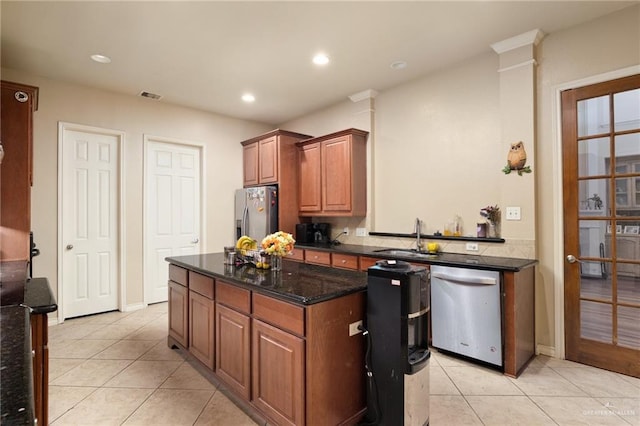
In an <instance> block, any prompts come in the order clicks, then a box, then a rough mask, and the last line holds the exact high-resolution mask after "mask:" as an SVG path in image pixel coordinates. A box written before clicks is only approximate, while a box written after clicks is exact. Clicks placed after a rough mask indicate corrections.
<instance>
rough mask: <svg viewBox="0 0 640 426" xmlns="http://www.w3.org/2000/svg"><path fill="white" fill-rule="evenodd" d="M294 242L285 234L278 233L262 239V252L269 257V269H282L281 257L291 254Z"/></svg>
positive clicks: (290, 236) (289, 235)
mask: <svg viewBox="0 0 640 426" xmlns="http://www.w3.org/2000/svg"><path fill="white" fill-rule="evenodd" d="M295 243H296V240H294V239H293V236H292V235H291V234H289V233H287V232H283V231H278V232H275V233H273V234H269V235H267V236H266V237H264V238H263V239H262V250H263V251H264V253H265V254H266V255H268V256H270V258H271V259H270V262H269V263H270V268H271V270H272V271H279V270H280V269H282V257H283V256H286V255H288V254H290V253H291V251H292V250H293V245H294V244H295Z"/></svg>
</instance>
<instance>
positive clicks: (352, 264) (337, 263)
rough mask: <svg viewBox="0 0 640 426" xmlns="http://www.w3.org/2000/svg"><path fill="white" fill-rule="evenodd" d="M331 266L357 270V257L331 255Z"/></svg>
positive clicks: (338, 254)
mask: <svg viewBox="0 0 640 426" xmlns="http://www.w3.org/2000/svg"><path fill="white" fill-rule="evenodd" d="M331 266H333V267H334V268H343V269H353V270H354V271H357V270H358V256H354V255H351V254H340V253H333V254H332V255H331Z"/></svg>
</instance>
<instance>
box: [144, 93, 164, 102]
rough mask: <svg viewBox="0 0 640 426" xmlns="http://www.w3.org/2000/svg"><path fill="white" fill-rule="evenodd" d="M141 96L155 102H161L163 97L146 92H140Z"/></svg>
mask: <svg viewBox="0 0 640 426" xmlns="http://www.w3.org/2000/svg"><path fill="white" fill-rule="evenodd" d="M140 96H142V97H143V98H149V99H153V100H154V101H157V100H160V98H162V96H160V95H156V94H155V93H151V92H145V91H142V92H140Z"/></svg>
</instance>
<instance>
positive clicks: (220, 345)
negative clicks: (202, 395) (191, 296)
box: [216, 303, 251, 400]
mask: <svg viewBox="0 0 640 426" xmlns="http://www.w3.org/2000/svg"><path fill="white" fill-rule="evenodd" d="M250 321H251V320H250V318H249V317H248V316H247V315H243V314H241V313H240V312H236V311H234V310H232V309H229V308H227V307H225V306H223V305H221V304H219V303H218V304H216V373H217V374H218V377H220V379H222V380H223V381H224V382H225V383H226V384H227V385H229V387H230V388H232V389H233V390H235V391H236V392H237V393H239V394H240V395H242V397H244V398H245V399H247V400H249V398H250V397H251V394H250V389H251V387H250V384H251V356H250V354H251V334H250Z"/></svg>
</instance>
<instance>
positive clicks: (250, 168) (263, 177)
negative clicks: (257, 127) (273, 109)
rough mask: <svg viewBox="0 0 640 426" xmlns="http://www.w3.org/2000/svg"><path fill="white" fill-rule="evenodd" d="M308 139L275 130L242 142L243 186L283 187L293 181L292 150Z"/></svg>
mask: <svg viewBox="0 0 640 426" xmlns="http://www.w3.org/2000/svg"><path fill="white" fill-rule="evenodd" d="M309 138H311V136H309V135H303V134H301V133H294V132H289V131H286V130H280V129H276V130H273V131H271V132H269V133H265V134H264V135H260V136H256V137H255V138H252V139H248V140H246V141H243V142H241V143H242V146H243V160H244V161H243V164H244V167H243V170H244V186H245V187H247V186H255V185H271V184H275V183H284V181H285V180H286V179H290V178H291V176H293V178H294V179H295V170H294V171H293V173H289V169H295V167H293V165H294V164H295V146H294V144H295V143H296V142H298V141H300V140H304V139H309Z"/></svg>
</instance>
